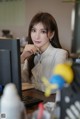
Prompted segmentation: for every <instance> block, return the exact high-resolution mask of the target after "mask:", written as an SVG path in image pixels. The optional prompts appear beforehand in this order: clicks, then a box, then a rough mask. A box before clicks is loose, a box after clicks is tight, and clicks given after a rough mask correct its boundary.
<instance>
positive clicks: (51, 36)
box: [49, 32, 55, 40]
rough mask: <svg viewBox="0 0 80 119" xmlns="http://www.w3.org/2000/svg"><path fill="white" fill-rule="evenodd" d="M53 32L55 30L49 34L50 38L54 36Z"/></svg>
mask: <svg viewBox="0 0 80 119" xmlns="http://www.w3.org/2000/svg"><path fill="white" fill-rule="evenodd" d="M54 34H55V32H52V33H51V34H50V38H49V39H50V40H51V39H52V38H53V37H54Z"/></svg>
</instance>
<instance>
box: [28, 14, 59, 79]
mask: <svg viewBox="0 0 80 119" xmlns="http://www.w3.org/2000/svg"><path fill="white" fill-rule="evenodd" d="M38 23H42V24H43V25H44V28H45V29H46V30H47V33H48V32H49V31H50V32H54V36H53V37H52V39H51V40H50V43H51V45H52V46H53V47H55V48H61V45H60V42H59V36H58V27H57V23H56V21H55V19H54V17H53V16H52V15H51V14H49V13H46V12H40V13H37V14H36V15H35V16H34V17H33V18H32V20H31V22H30V25H29V30H28V44H33V42H32V39H31V30H32V28H33V26H34V25H35V24H38ZM34 57H35V55H32V56H31V57H30V58H29V60H28V69H29V78H31V69H32V68H33V67H34Z"/></svg>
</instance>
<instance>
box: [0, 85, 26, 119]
mask: <svg viewBox="0 0 80 119" xmlns="http://www.w3.org/2000/svg"><path fill="white" fill-rule="evenodd" d="M0 111H1V112H0V113H1V115H2V116H4V118H6V119H26V110H25V107H24V104H23V102H22V101H21V100H20V97H19V95H18V93H17V89H16V86H15V85H14V84H12V83H9V84H7V85H6V86H5V88H4V91H3V95H2V97H1V100H0Z"/></svg>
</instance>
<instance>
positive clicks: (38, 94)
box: [23, 88, 55, 113]
mask: <svg viewBox="0 0 80 119" xmlns="http://www.w3.org/2000/svg"><path fill="white" fill-rule="evenodd" d="M23 94H24V95H27V96H32V97H36V98H40V99H42V100H43V103H46V102H49V101H51V102H54V100H55V94H51V95H50V96H49V97H45V96H44V93H43V92H41V91H39V90H36V89H34V88H33V89H29V90H25V91H23ZM36 109H37V105H35V106H33V107H30V108H27V109H26V111H27V113H32V112H33V111H35V110H36Z"/></svg>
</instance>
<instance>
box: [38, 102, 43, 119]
mask: <svg viewBox="0 0 80 119" xmlns="http://www.w3.org/2000/svg"><path fill="white" fill-rule="evenodd" d="M38 107H39V111H38V116H37V119H42V116H43V111H44V106H43V104H42V103H39V105H38Z"/></svg>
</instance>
